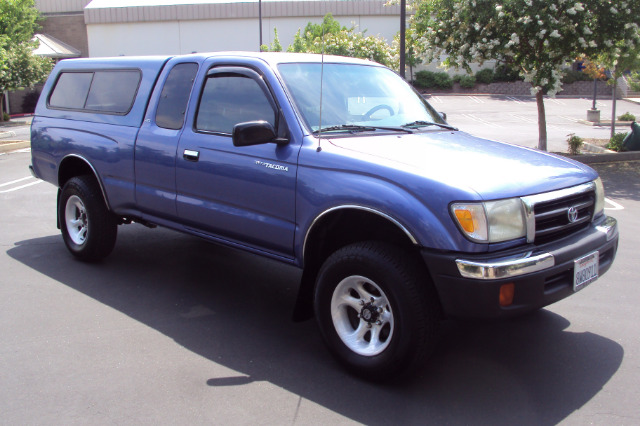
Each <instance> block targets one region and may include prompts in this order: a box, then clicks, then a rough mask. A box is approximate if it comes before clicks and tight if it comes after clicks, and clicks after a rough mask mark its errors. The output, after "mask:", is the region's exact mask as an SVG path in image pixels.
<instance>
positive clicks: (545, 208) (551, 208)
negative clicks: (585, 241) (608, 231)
mask: <svg viewBox="0 0 640 426" xmlns="http://www.w3.org/2000/svg"><path fill="white" fill-rule="evenodd" d="M594 207H595V192H594V191H588V192H582V193H579V194H573V195H570V196H566V197H563V198H557V199H554V200H548V201H544V202H540V203H536V204H535V206H534V215H535V222H536V228H535V229H536V232H535V239H534V243H536V244H543V243H546V242H549V241H552V240H555V239H558V238H562V237H565V236H567V235H570V234H573V233H574V232H577V231H579V230H580V229H583V228H585V227H586V226H588V224H589V222H591V218H592V217H593V210H594ZM571 208H575V210H577V215H574V217H573V218H572V219H574V220H573V221H572V220H571V219H570V214H569V209H571Z"/></svg>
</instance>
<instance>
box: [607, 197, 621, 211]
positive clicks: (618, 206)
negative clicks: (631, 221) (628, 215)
mask: <svg viewBox="0 0 640 426" xmlns="http://www.w3.org/2000/svg"><path fill="white" fill-rule="evenodd" d="M604 204H605V207H604V209H605V210H624V207H622V206H621V205H620V204H618V203H616V202H615V201H613V200H610V199H608V198H606V197H605V199H604ZM607 204H609V205H611V207H607Z"/></svg>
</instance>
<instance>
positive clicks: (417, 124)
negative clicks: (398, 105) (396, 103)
mask: <svg viewBox="0 0 640 426" xmlns="http://www.w3.org/2000/svg"><path fill="white" fill-rule="evenodd" d="M423 126H438V127H442V128H443V129H448V130H458V128H457V127H453V126H450V125H448V124H442V123H436V122H433V121H422V120H418V121H412V122H411V123H407V124H403V125H402V127H423Z"/></svg>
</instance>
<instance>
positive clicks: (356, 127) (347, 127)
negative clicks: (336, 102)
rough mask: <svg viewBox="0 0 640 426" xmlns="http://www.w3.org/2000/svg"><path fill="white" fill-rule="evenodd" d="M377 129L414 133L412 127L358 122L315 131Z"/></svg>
mask: <svg viewBox="0 0 640 426" xmlns="http://www.w3.org/2000/svg"><path fill="white" fill-rule="evenodd" d="M376 130H390V131H393V132H404V133H413V131H412V130H411V129H405V128H404V126H402V127H385V126H361V125H357V124H341V125H339V126H329V127H323V128H321V129H320V130H316V131H315V132H313V133H323V132H336V131H346V132H373V131H376Z"/></svg>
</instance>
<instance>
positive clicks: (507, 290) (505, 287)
mask: <svg viewBox="0 0 640 426" xmlns="http://www.w3.org/2000/svg"><path fill="white" fill-rule="evenodd" d="M515 287H516V286H515V285H514V284H513V283H507V284H502V285H501V286H500V306H510V305H511V304H512V303H513V295H514V294H515V291H516V289H515Z"/></svg>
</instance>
